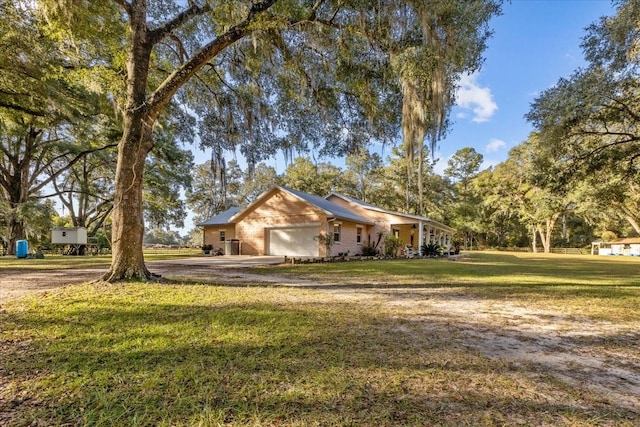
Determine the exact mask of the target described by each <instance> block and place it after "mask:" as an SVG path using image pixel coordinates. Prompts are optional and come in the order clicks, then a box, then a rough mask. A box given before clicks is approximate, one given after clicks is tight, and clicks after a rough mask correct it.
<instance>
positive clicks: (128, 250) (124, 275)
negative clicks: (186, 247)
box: [104, 119, 152, 282]
mask: <svg viewBox="0 0 640 427" xmlns="http://www.w3.org/2000/svg"><path fill="white" fill-rule="evenodd" d="M136 122H137V123H136ZM142 123H143V121H142V120H135V119H134V120H126V121H125V134H124V135H123V137H122V141H121V142H120V144H119V146H118V167H117V169H116V187H115V198H114V206H113V213H112V221H113V226H112V227H113V231H112V236H111V248H112V253H113V257H112V260H111V268H110V269H109V271H108V272H107V274H106V275H105V276H104V280H107V281H110V282H114V281H119V280H143V281H144V280H148V279H150V278H151V273H150V272H149V270H147V268H146V266H145V264H144V255H143V252H142V239H143V236H144V217H143V210H142V181H143V179H142V178H143V174H144V164H145V159H146V157H147V153H148V152H149V151H150V149H151V147H152V144H151V142H150V140H149V139H148V138H149V137H145V136H144V135H145V132H144V130H143V129H142V128H143V124H142Z"/></svg>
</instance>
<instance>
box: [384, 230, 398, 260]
mask: <svg viewBox="0 0 640 427" xmlns="http://www.w3.org/2000/svg"><path fill="white" fill-rule="evenodd" d="M400 245H402V241H401V240H400V239H399V238H397V237H396V236H394V235H393V234H386V235H385V236H384V254H385V255H386V256H396V255H397V254H398V249H399V248H400Z"/></svg>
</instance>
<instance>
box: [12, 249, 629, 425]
mask: <svg viewBox="0 0 640 427" xmlns="http://www.w3.org/2000/svg"><path fill="white" fill-rule="evenodd" d="M639 267H640V260H639V259H623V258H604V257H601V258H597V257H587V256H582V257H578V256H576V257H571V256H560V255H555V256H541V255H538V256H534V255H532V254H517V255H514V254H505V253H480V254H473V256H472V257H471V258H470V259H469V260H468V261H455V262H453V261H445V260H407V261H380V262H352V263H341V264H339V263H336V264H323V265H301V266H291V267H269V268H259V269H255V271H256V272H259V273H260V274H286V275H295V276H296V277H307V278H311V279H314V280H316V281H317V282H318V285H317V286H314V287H311V288H290V287H279V286H266V285H265V286H258V285H255V284H252V283H247V284H243V285H237V284H236V285H212V284H206V285H205V284H197V283H190V284H171V285H168V284H148V285H145V284H119V285H106V284H92V285H82V286H73V287H69V288H66V289H64V290H61V291H57V292H50V293H48V294H47V295H46V296H45V297H42V296H40V297H30V298H26V299H23V300H21V301H17V302H12V303H9V304H6V305H5V306H3V307H1V308H0V325H2V329H1V330H0V349H1V350H0V351H1V353H0V424H3V425H4V424H8V425H16V426H28V425H86V426H193V425H195V426H218V425H241V426H244V425H255V426H272V425H287V426H316V425H317V426H331V425H335V426H345V425H346V426H348V425H353V426H363V425H364V426H397V425H401V426H405V425H408V426H431V425H433V426H435V425H438V426H440V425H444V426H476V425H486V426H493V425H535V426H538V425H549V426H550V425H564V426H600V425H611V426H614V425H615V426H625V425H626V426H633V425H638V424H637V420H638V418H637V416H638V415H637V414H633V413H630V412H628V411H625V410H624V409H621V408H618V407H616V406H615V405H612V404H610V403H607V402H604V401H602V399H601V397H598V396H597V395H595V394H592V393H590V392H588V391H586V390H585V389H582V388H578V387H571V386H569V385H565V384H564V383H562V382H560V381H558V380H557V379H555V378H554V377H552V376H550V375H547V374H545V373H544V372H537V371H533V370H530V369H527V368H526V367H522V366H514V365H511V364H507V363H502V362H498V361H495V360H489V359H487V358H485V357H483V356H481V355H480V354H479V353H477V352H475V351H470V350H469V349H467V348H466V347H464V346H463V345H460V341H459V340H458V339H457V338H459V336H458V333H459V332H458V330H457V329H456V326H455V325H451V324H447V323H445V322H442V323H441V324H439V323H438V322H437V320H432V321H431V322H432V323H431V324H430V329H429V330H428V331H425V327H424V324H417V322H413V321H411V319H410V318H409V317H406V316H404V314H406V312H405V311H403V310H405V309H404V308H399V309H397V310H396V309H393V308H390V307H388V306H384V305H381V304H373V303H363V301H361V300H357V299H354V300H348V299H344V298H337V297H336V296H335V294H333V293H332V292H329V291H328V290H335V289H341V288H344V289H345V290H347V291H354V292H356V293H357V292H358V291H359V290H362V289H367V290H372V291H374V294H376V293H379V294H381V295H382V294H384V293H385V292H390V291H392V290H398V289H403V292H407V295H408V297H411V295H412V294H411V292H413V291H417V290H420V291H425V290H427V291H428V290H437V291H438V294H439V295H442V294H444V295H447V294H449V295H454V296H459V297H464V298H478V299H492V300H496V301H521V302H522V304H524V305H534V306H535V305H541V306H544V307H547V308H549V307H551V308H553V307H562V308H563V309H564V310H569V311H575V312H581V313H583V314H584V315H586V316H593V317H594V318H605V319H610V320H611V321H615V322H636V321H638V320H640V315H639V314H638V309H637V307H639V306H640V287H639V285H640V279H639V278H638V274H637V272H638V268H639ZM320 279H322V280H323V281H324V280H329V281H332V282H334V283H335V284H333V285H330V286H322V285H320ZM416 295H417V294H416ZM416 298H418V296H416ZM420 298H426V297H424V295H422V296H420ZM596 305H597V306H598V307H596ZM3 414H6V415H3ZM3 416H4V417H5V418H4V419H3Z"/></svg>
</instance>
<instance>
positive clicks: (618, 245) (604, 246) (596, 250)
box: [591, 237, 640, 256]
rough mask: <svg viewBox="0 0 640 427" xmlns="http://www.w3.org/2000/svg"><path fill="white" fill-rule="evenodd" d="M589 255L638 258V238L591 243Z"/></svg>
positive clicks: (639, 250) (639, 244)
mask: <svg viewBox="0 0 640 427" xmlns="http://www.w3.org/2000/svg"><path fill="white" fill-rule="evenodd" d="M591 255H626V256H640V237H624V238H621V239H615V240H611V241H609V242H602V241H598V242H592V243H591Z"/></svg>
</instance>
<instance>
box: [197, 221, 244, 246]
mask: <svg viewBox="0 0 640 427" xmlns="http://www.w3.org/2000/svg"><path fill="white" fill-rule="evenodd" d="M203 230H204V231H203V238H202V244H203V245H213V247H214V248H220V249H224V241H221V240H220V232H221V231H224V240H230V239H235V238H236V236H235V225H234V224H225V225H205V226H204V227H203Z"/></svg>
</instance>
